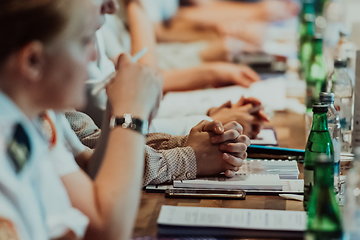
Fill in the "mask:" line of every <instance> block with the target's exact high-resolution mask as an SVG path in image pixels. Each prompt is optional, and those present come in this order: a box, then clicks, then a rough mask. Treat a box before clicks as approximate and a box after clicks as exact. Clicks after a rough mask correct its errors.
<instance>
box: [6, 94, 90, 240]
mask: <svg viewBox="0 0 360 240" xmlns="http://www.w3.org/2000/svg"><path fill="white" fill-rule="evenodd" d="M0 105H1V111H0V133H1V134H0V139H1V140H0V218H4V219H8V220H10V221H11V222H12V223H13V224H14V226H15V229H16V231H17V234H18V236H19V239H22V240H27V239H29V240H30V239H36V240H45V239H51V238H58V237H61V236H63V235H64V234H66V233H67V232H68V231H72V232H73V233H75V235H76V237H77V238H78V239H80V238H82V237H83V235H84V233H85V230H86V227H87V224H88V219H87V217H85V216H84V215H83V214H82V213H81V212H79V211H78V210H77V209H74V208H72V206H71V202H70V200H69V197H68V195H67V192H66V189H65V187H64V186H63V184H62V182H61V176H64V175H66V174H69V173H72V172H74V171H77V170H78V169H79V168H78V166H77V165H76V163H75V161H74V158H73V156H72V154H71V153H70V152H69V151H68V150H67V149H66V147H65V145H64V134H63V133H64V132H63V129H64V128H63V126H62V124H63V123H64V121H63V120H61V118H59V117H58V116H56V115H55V114H53V117H54V119H53V120H54V125H55V126H56V132H57V144H56V145H54V146H53V148H52V150H50V149H49V142H48V141H47V140H46V138H45V137H44V135H43V134H42V130H43V128H42V126H41V122H42V121H40V119H38V118H37V119H34V120H33V121H30V120H29V119H28V118H27V117H26V116H25V115H24V114H23V113H22V112H21V110H20V109H19V108H18V107H17V106H16V105H15V104H14V103H13V102H12V101H11V100H10V99H9V98H8V97H7V96H6V95H5V94H3V93H2V92H1V91H0ZM19 123H20V124H21V126H22V127H23V128H24V129H25V132H26V133H27V136H28V138H29V141H30V149H31V151H30V157H29V158H28V161H27V163H26V164H25V166H24V167H23V168H22V170H20V171H19V172H18V173H16V171H15V165H14V164H13V161H12V160H11V158H10V156H9V155H8V153H7V145H8V143H9V142H10V141H11V140H12V139H13V135H14V130H15V126H16V125H17V124H19ZM78 150H79V149H78Z"/></svg>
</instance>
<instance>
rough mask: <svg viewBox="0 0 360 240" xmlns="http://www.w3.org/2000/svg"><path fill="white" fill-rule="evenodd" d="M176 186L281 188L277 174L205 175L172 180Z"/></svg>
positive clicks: (243, 188)
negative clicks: (204, 176)
mask: <svg viewBox="0 0 360 240" xmlns="http://www.w3.org/2000/svg"><path fill="white" fill-rule="evenodd" d="M174 187H176V188H213V189H241V190H251V189H256V190H270V189H271V190H279V191H281V190H282V189H283V185H282V182H281V180H280V177H279V175H278V174H237V175H235V176H234V177H232V178H228V177H225V175H224V176H222V177H207V178H198V179H194V180H177V181H174Z"/></svg>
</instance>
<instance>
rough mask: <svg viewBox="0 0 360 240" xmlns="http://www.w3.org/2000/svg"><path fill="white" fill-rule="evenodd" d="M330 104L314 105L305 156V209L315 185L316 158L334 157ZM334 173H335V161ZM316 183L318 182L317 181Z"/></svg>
mask: <svg viewBox="0 0 360 240" xmlns="http://www.w3.org/2000/svg"><path fill="white" fill-rule="evenodd" d="M327 111H328V105H326V104H316V105H314V106H313V113H314V115H313V124H312V127H311V132H310V135H309V138H308V141H307V144H306V148H305V157H304V203H303V204H304V210H305V211H307V210H308V204H309V199H310V195H311V193H312V189H313V187H314V167H315V160H316V159H317V158H318V157H319V155H322V154H326V155H328V156H331V157H334V148H333V145H332V141H331V137H330V133H329V128H328V122H327ZM332 174H333V175H334V162H333V170H332ZM332 179H333V180H332V181H333V183H332V184H334V177H332ZM315 184H316V183H315Z"/></svg>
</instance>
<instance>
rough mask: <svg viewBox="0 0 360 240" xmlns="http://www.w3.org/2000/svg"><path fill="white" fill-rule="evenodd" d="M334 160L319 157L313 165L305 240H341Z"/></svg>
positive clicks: (326, 156) (322, 156)
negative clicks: (312, 184) (311, 190)
mask: <svg viewBox="0 0 360 240" xmlns="http://www.w3.org/2000/svg"><path fill="white" fill-rule="evenodd" d="M333 172H334V160H333V158H332V157H330V156H328V155H320V156H318V158H317V159H316V163H315V187H314V189H313V192H312V194H311V198H310V203H309V212H308V225H307V232H306V234H305V240H341V239H342V235H343V231H342V221H341V216H340V209H339V205H338V202H337V201H336V198H335V193H334V178H333V176H334V175H333Z"/></svg>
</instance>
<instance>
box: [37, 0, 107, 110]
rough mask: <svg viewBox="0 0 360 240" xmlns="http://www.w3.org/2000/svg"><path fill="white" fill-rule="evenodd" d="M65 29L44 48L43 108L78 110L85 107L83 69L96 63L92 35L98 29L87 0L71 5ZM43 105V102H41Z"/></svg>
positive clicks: (97, 21) (91, 4) (85, 73)
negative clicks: (44, 95)
mask: <svg viewBox="0 0 360 240" xmlns="http://www.w3.org/2000/svg"><path fill="white" fill-rule="evenodd" d="M71 6H72V7H73V9H71V10H70V11H71V14H72V16H71V17H70V21H69V24H68V26H67V27H66V29H64V31H63V33H62V34H61V35H60V36H59V37H58V38H57V39H56V40H54V41H53V42H52V43H50V44H48V45H47V46H45V66H44V75H43V79H44V81H42V82H43V91H44V94H46V95H47V96H46V99H48V101H47V102H46V105H47V106H46V107H47V108H52V109H55V110H60V109H66V108H77V109H79V108H82V107H83V106H84V105H85V103H86V94H85V90H86V87H85V81H86V80H87V79H88V75H87V65H88V64H89V62H90V61H95V60H96V51H95V32H96V30H97V29H98V28H99V27H100V26H101V23H100V22H99V19H98V17H94V16H97V8H96V7H94V5H93V3H92V2H91V0H77V1H74V2H73V4H71ZM42 101H43V100H42Z"/></svg>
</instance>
